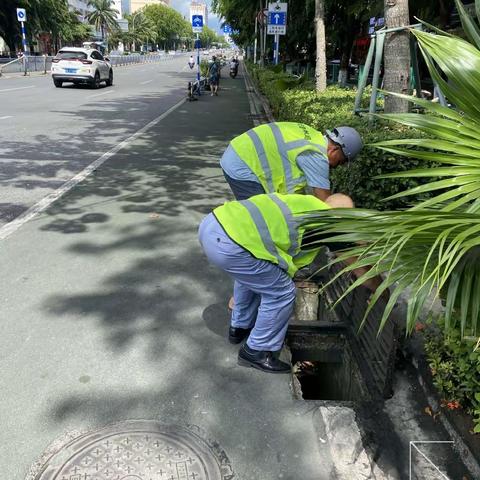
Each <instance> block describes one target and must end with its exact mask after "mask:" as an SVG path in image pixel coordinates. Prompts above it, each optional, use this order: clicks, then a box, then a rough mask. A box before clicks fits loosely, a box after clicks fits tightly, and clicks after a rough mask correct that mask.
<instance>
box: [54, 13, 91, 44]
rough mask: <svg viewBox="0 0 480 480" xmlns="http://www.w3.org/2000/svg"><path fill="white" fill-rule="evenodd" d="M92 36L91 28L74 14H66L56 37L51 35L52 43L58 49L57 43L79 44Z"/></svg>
mask: <svg viewBox="0 0 480 480" xmlns="http://www.w3.org/2000/svg"><path fill="white" fill-rule="evenodd" d="M92 36H93V31H92V27H91V26H90V25H87V24H85V23H83V22H80V21H79V20H78V16H77V14H76V13H75V12H68V14H67V15H66V16H65V17H64V18H63V21H62V22H61V23H60V30H59V32H58V36H57V37H55V36H54V35H53V42H54V44H55V45H56V47H57V49H58V45H59V42H60V41H62V42H63V43H69V44H76V43H81V42H84V41H86V40H89V39H90V38H92Z"/></svg>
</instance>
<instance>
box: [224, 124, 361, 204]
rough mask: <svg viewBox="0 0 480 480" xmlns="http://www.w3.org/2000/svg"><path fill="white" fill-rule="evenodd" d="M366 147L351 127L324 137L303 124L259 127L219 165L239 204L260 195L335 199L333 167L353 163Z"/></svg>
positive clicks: (233, 145) (235, 143)
mask: <svg viewBox="0 0 480 480" xmlns="http://www.w3.org/2000/svg"><path fill="white" fill-rule="evenodd" d="M362 147H363V143H362V139H361V138H360V135H359V133H358V132H357V131H356V130H355V129H354V128H351V127H337V128H334V129H333V130H332V131H330V130H327V131H326V133H325V135H324V134H322V133H321V132H319V131H317V130H315V129H314V128H312V127H309V126H308V125H305V124H303V123H295V122H275V123H268V124H265V125H260V126H258V127H255V128H252V129H251V130H248V131H247V132H245V133H243V134H241V135H239V136H238V137H235V138H234V139H233V140H232V141H231V142H230V144H229V146H228V148H227V149H226V151H225V153H224V154H223V156H222V159H221V161H220V165H221V167H222V169H223V173H224V175H225V179H226V180H227V182H228V184H229V185H230V188H231V189H232V192H233V194H234V196H235V198H236V199H237V200H245V199H247V198H250V197H251V196H253V195H258V194H261V193H284V194H285V193H305V188H306V187H307V186H308V187H310V189H311V193H312V194H313V195H314V196H316V197H317V198H319V199H320V200H325V199H326V198H327V197H328V196H329V195H330V180H329V172H330V169H331V168H336V167H338V166H339V165H343V164H344V163H346V162H348V161H350V160H353V158H354V157H355V156H356V155H357V154H358V153H359V152H360V150H361V149H362Z"/></svg>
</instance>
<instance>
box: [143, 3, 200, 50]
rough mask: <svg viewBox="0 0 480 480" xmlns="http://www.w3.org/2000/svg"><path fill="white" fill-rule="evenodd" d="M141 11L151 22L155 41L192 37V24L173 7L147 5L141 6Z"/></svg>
mask: <svg viewBox="0 0 480 480" xmlns="http://www.w3.org/2000/svg"><path fill="white" fill-rule="evenodd" d="M143 13H144V15H145V17H146V18H147V20H149V21H150V22H151V24H152V28H153V30H154V31H155V41H156V42H157V43H166V42H168V41H170V40H174V39H179V38H182V37H187V38H191V37H192V26H191V25H190V23H189V22H187V21H186V20H185V19H184V18H183V17H182V15H181V14H180V13H179V12H177V11H176V10H174V9H173V8H170V7H167V6H165V5H147V6H146V7H144V8H143Z"/></svg>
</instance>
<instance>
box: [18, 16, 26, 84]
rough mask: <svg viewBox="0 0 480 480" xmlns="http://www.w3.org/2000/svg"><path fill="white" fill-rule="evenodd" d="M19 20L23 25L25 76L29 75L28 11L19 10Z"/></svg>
mask: <svg viewBox="0 0 480 480" xmlns="http://www.w3.org/2000/svg"><path fill="white" fill-rule="evenodd" d="M17 20H18V21H19V22H20V23H21V25H22V45H23V55H24V56H23V66H24V75H26V74H27V68H28V67H27V53H28V48H27V36H26V34H25V22H26V21H27V11H26V10H25V9H24V8H17Z"/></svg>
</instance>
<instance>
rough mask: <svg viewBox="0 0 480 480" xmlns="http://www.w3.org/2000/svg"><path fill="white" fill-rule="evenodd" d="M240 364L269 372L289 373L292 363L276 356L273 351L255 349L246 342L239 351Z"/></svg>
mask: <svg viewBox="0 0 480 480" xmlns="http://www.w3.org/2000/svg"><path fill="white" fill-rule="evenodd" d="M238 364H239V365H241V366H242V367H253V368H257V369H258V370H262V371H264V372H269V373H289V372H290V370H291V367H290V365H289V364H288V363H285V362H282V361H281V360H279V359H278V358H276V357H274V355H273V352H261V351H259V350H253V349H251V348H250V347H249V346H248V345H246V344H245V345H242V347H241V348H240V350H239V351H238Z"/></svg>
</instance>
